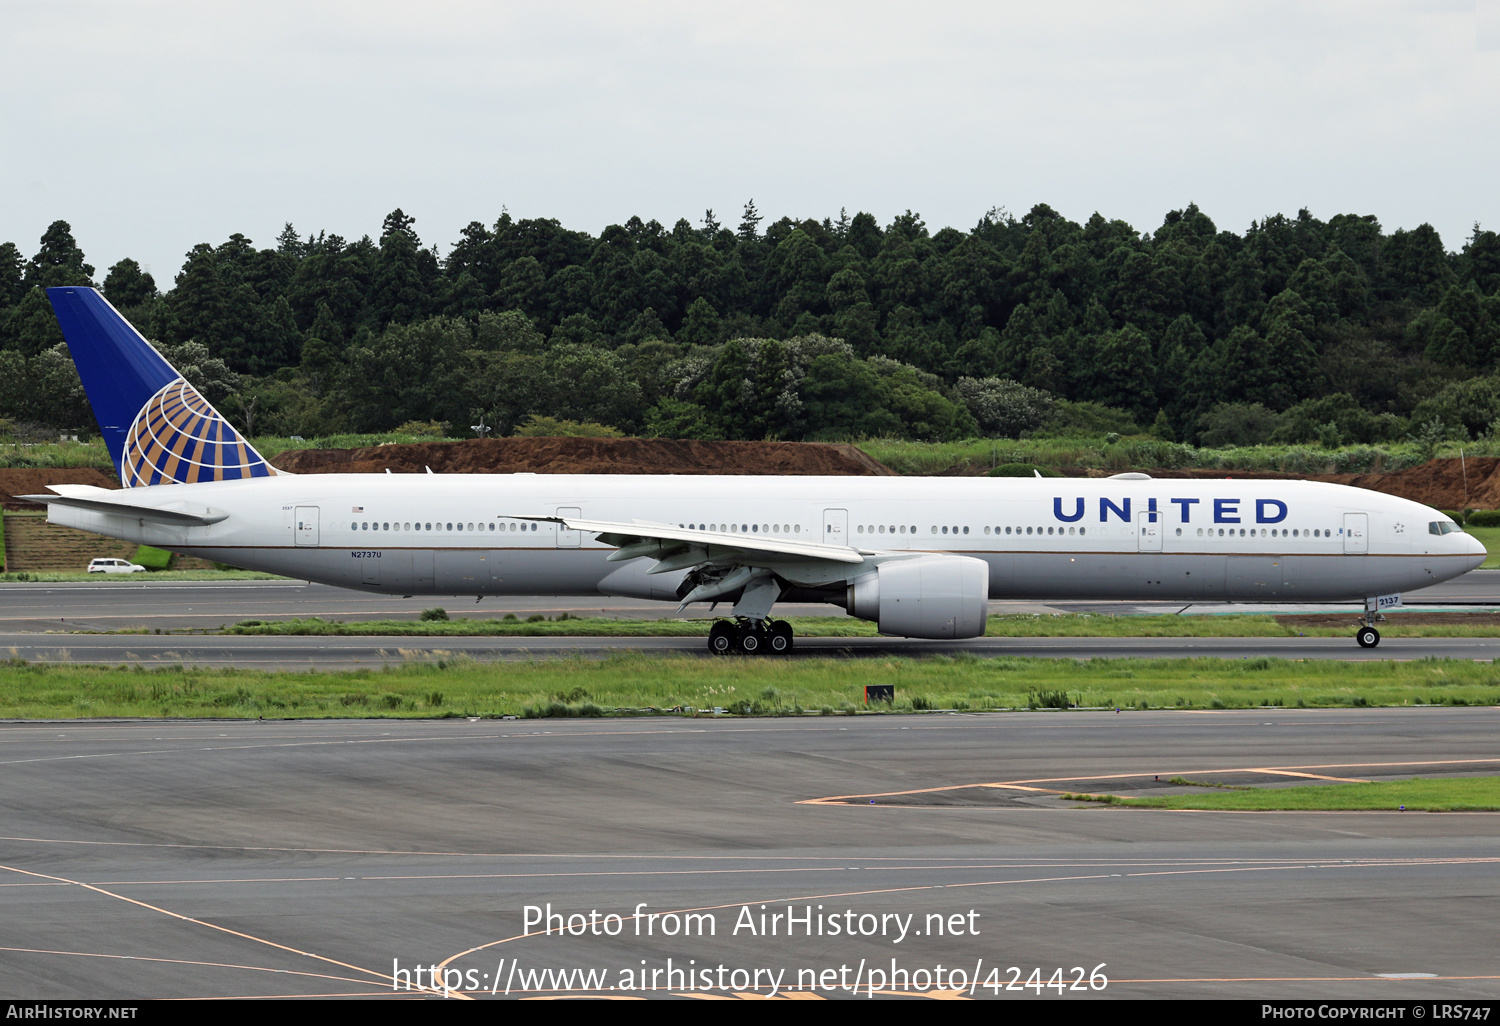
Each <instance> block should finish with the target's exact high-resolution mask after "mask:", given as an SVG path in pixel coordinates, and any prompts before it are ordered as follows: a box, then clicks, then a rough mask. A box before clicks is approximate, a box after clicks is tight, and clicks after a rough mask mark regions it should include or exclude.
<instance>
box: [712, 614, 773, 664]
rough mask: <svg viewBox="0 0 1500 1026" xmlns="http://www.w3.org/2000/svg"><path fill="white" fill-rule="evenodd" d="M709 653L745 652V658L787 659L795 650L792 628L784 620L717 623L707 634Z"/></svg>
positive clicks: (722, 621)
mask: <svg viewBox="0 0 1500 1026" xmlns="http://www.w3.org/2000/svg"><path fill="white" fill-rule="evenodd" d="M708 650H709V651H710V652H712V653H713V654H714V655H728V654H729V653H731V652H742V653H744V654H745V655H764V654H767V653H770V654H774V655H785V654H786V653H788V652H790V651H791V650H792V625H791V624H789V623H787V622H786V621H785V620H753V619H749V618H747V617H742V618H740V619H739V620H716V621H714V625H713V627H712V628H711V629H710V630H709V632H708Z"/></svg>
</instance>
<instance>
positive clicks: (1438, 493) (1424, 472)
mask: <svg viewBox="0 0 1500 1026" xmlns="http://www.w3.org/2000/svg"><path fill="white" fill-rule="evenodd" d="M1465 478H1467V483H1466V481H1465ZM1314 480H1317V481H1332V482H1334V483H1335V484H1346V485H1353V486H1354V487H1356V488H1369V489H1371V490H1372V491H1377V492H1386V493H1387V494H1390V495H1399V496H1401V497H1402V498H1403V499H1412V500H1414V501H1416V502H1420V503H1422V504H1423V505H1426V506H1435V507H1436V508H1438V509H1500V459H1495V458H1494V457H1492V456H1478V457H1474V458H1472V459H1468V460H1463V461H1460V460H1454V459H1445V460H1430V461H1428V462H1427V463H1423V464H1422V465H1421V466H1417V467H1408V468H1407V469H1405V470H1397V471H1393V472H1391V473H1389V474H1324V475H1321V476H1320V477H1317V478H1315V479H1314Z"/></svg>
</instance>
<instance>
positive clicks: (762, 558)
mask: <svg viewBox="0 0 1500 1026" xmlns="http://www.w3.org/2000/svg"><path fill="white" fill-rule="evenodd" d="M515 519H517V520H536V521H541V522H543V523H554V524H561V525H562V526H563V527H565V528H567V529H568V530H572V531H585V532H587V533H589V534H595V535H598V536H599V540H600V541H601V542H603V543H604V544H606V545H615V546H618V548H617V549H616V550H615V551H614V552H611V553H610V554H609V557H608V558H609V559H610V560H611V561H615V562H618V561H620V560H626V559H637V558H639V557H641V556H654V557H655V558H656V560H657V563H656V565H655V566H654V567H652V568H651V569H650V570H649V571H648V573H653V574H663V573H667V572H668V571H671V570H682V569H685V568H687V567H692V566H699V565H701V564H705V563H714V564H718V565H721V566H723V565H735V564H739V565H754V566H772V565H775V564H779V563H807V562H822V561H828V562H833V563H851V564H858V563H863V562H865V560H866V558H867V557H869V556H878V555H881V554H882V553H878V552H873V551H870V550H866V549H857V548H852V547H850V546H847V545H823V544H820V543H818V542H808V541H794V540H793V539H791V538H787V537H786V536H784V535H783V536H780V537H778V536H776V535H773V534H740V533H733V534H731V533H729V532H727V531H698V530H693V529H690V528H682V527H677V526H676V525H675V524H656V523H651V522H649V521H644V520H634V521H631V522H629V523H621V522H615V521H608V520H582V519H578V518H575V517H516V518H515Z"/></svg>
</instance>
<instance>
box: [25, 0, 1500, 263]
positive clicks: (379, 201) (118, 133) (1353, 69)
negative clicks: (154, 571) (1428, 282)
mask: <svg viewBox="0 0 1500 1026" xmlns="http://www.w3.org/2000/svg"><path fill="white" fill-rule="evenodd" d="M0 80H3V83H4V85H3V88H4V93H3V95H4V100H3V103H0V241H5V240H10V241H14V242H16V243H17V244H18V245H20V246H21V248H22V250H23V252H25V253H26V254H27V255H30V254H31V253H33V252H34V251H35V249H36V242H37V239H38V237H39V236H40V234H41V232H42V231H43V229H44V228H45V227H46V226H47V225H48V224H49V223H50V222H52V221H54V220H56V219H59V218H61V219H64V220H67V221H69V222H70V223H71V224H72V225H73V229H74V233H75V235H76V236H77V237H78V239H79V242H80V244H81V245H82V246H83V248H84V250H85V252H86V253H87V254H88V256H89V259H90V262H91V263H93V264H94V266H95V267H96V268H97V269H98V271H99V274H100V276H101V277H102V274H103V271H104V269H105V268H106V267H108V266H109V265H110V264H112V263H114V262H115V261H116V260H119V259H120V258H121V257H124V256H133V257H135V258H136V259H138V260H140V261H141V262H142V263H143V264H146V265H148V266H149V268H150V269H151V270H152V271H153V272H154V273H155V275H156V276H157V279H158V283H159V284H160V285H161V286H162V287H164V288H166V287H170V285H171V282H172V278H173V277H174V275H175V274H176V272H177V270H178V269H179V268H180V266H181V263H182V259H183V255H184V254H185V253H186V251H187V250H188V249H189V248H190V247H191V246H192V245H193V244H194V243H197V242H204V241H207V242H213V243H218V242H222V241H223V240H224V239H225V238H227V237H228V236H229V235H230V234H231V233H233V232H242V233H244V234H245V235H248V236H249V237H250V238H252V239H254V240H255V241H256V242H257V243H258V244H261V245H270V244H273V240H274V237H275V236H276V234H277V233H278V232H279V231H280V229H281V226H282V224H283V223H285V222H287V221H290V222H292V223H293V224H294V225H295V226H296V227H297V228H298V229H299V230H301V231H302V232H303V233H304V234H306V233H307V232H308V231H309V230H314V231H315V230H317V229H326V230H328V231H330V232H336V233H338V234H341V235H344V236H348V237H358V236H360V235H364V234H370V235H377V234H378V233H379V229H380V222H381V219H382V217H383V216H384V215H385V214H386V213H387V212H389V211H390V210H391V209H393V208H395V207H398V206H399V207H401V208H403V209H404V210H405V211H406V212H407V213H408V214H411V215H414V216H415V217H416V218H417V223H416V229H417V231H418V233H419V234H420V235H421V237H422V239H423V241H424V242H425V243H428V244H431V243H437V244H438V245H439V246H440V248H441V249H442V250H443V251H444V252H446V251H447V249H448V247H449V246H450V245H451V243H452V242H453V241H454V239H455V238H456V237H457V233H458V230H459V229H460V228H462V227H463V226H464V225H465V224H467V223H468V222H469V221H472V220H479V221H484V222H486V223H490V224H492V223H493V222H494V221H495V219H496V218H497V217H498V216H499V215H500V212H501V209H502V205H503V206H504V207H505V208H507V209H508V210H509V211H510V213H511V214H512V215H513V216H515V217H554V218H557V219H558V220H560V221H561V222H562V223H563V224H564V225H566V226H568V227H572V228H577V229H582V230H586V231H589V232H594V233H597V232H598V231H599V230H600V229H601V228H602V227H604V226H605V225H607V224H611V223H618V222H621V221H624V220H625V219H626V218H628V217H630V216H631V215H632V214H639V215H640V216H641V217H643V218H651V217H655V218H657V219H659V220H661V221H662V222H663V223H665V224H667V225H668V226H669V227H670V225H671V224H672V223H673V222H674V221H676V219H677V218H679V217H688V218H689V219H691V220H693V221H694V222H697V221H699V220H700V219H701V218H702V216H703V211H704V210H705V208H708V207H712V208H713V209H714V211H715V213H716V214H717V215H718V217H719V219H720V220H721V221H723V222H725V223H728V224H730V225H731V226H732V225H734V224H737V223H738V221H739V215H740V211H741V208H742V207H743V206H744V203H745V201H746V200H747V199H749V198H752V197H753V198H754V200H755V202H756V205H757V206H758V207H759V208H760V211H761V213H762V214H764V215H766V217H767V219H768V220H774V219H776V218H778V217H780V216H782V215H791V216H793V217H797V218H803V217H816V218H823V217H825V216H834V217H836V216H837V215H838V212H839V209H840V207H846V208H848V210H849V211H850V213H853V212H855V211H856V210H868V211H870V212H871V213H873V214H875V215H876V217H877V218H879V219H880V221H881V222H882V223H888V222H889V220H890V219H891V217H892V216H893V215H895V214H898V213H900V212H902V211H904V210H906V209H908V208H910V209H912V210H915V211H917V212H918V213H920V214H922V215H923V216H924V217H925V219H926V221H927V223H928V225H929V226H930V227H931V228H933V229H934V230H935V229H937V228H939V227H942V226H945V225H954V226H956V227H960V228H965V229H967V228H969V227H971V226H972V225H973V224H974V222H975V221H977V220H978V219H979V217H980V216H981V215H983V214H984V212H985V211H986V210H988V209H989V208H991V207H994V206H1002V207H1005V208H1006V209H1008V210H1010V211H1011V212H1012V213H1014V214H1016V215H1018V216H1019V215H1021V214H1024V213H1025V212H1026V211H1027V210H1028V209H1030V208H1031V206H1032V205H1034V204H1036V203H1049V204H1051V205H1052V206H1053V207H1055V208H1057V209H1058V210H1060V211H1061V212H1063V213H1064V214H1065V215H1067V216H1068V217H1070V218H1073V219H1075V220H1080V221H1081V220H1084V219H1086V218H1087V217H1088V216H1089V215H1090V214H1092V213H1093V212H1094V211H1096V210H1097V211H1099V212H1101V213H1102V214H1104V215H1105V216H1106V217H1111V218H1123V219H1125V220H1127V221H1129V222H1130V223H1131V224H1133V225H1134V226H1135V227H1136V228H1137V229H1138V230H1141V231H1151V230H1154V229H1155V228H1156V227H1157V226H1158V225H1159V224H1160V223H1161V218H1162V215H1163V214H1164V213H1165V212H1166V211H1168V210H1171V209H1174V208H1180V207H1182V206H1184V205H1186V204H1187V203H1189V202H1196V203H1198V205H1199V206H1200V207H1202V208H1203V209H1204V210H1205V211H1206V212H1207V213H1208V214H1209V215H1210V216H1211V217H1212V218H1213V219H1214V220H1215V222H1216V223H1217V224H1218V225H1219V226H1220V227H1222V228H1228V229H1232V230H1234V231H1237V232H1243V231H1244V230H1245V228H1246V227H1247V226H1248V225H1249V223H1250V222H1251V221H1252V220H1254V219H1258V218H1260V217H1263V216H1265V215H1267V214H1272V213H1276V212H1284V213H1287V214H1289V215H1290V214H1295V213H1296V211H1297V209H1298V208H1299V207H1304V206H1305V207H1308V208H1309V209H1310V210H1311V211H1312V212H1313V213H1314V214H1315V215H1316V216H1318V217H1321V218H1327V217H1329V216H1331V215H1333V214H1335V213H1340V212H1352V213H1359V214H1374V215H1376V216H1377V217H1378V218H1379V219H1380V221H1381V223H1382V224H1383V225H1384V226H1385V227H1386V229H1387V230H1392V229H1394V228H1397V227H1406V228H1411V227H1415V226H1416V225H1418V224H1421V223H1423V222H1424V221H1425V222H1429V223H1431V224H1433V225H1434V226H1435V227H1436V228H1437V229H1438V230H1439V231H1440V232H1441V233H1442V236H1443V240H1444V242H1445V243H1446V244H1447V246H1448V248H1449V249H1458V248H1460V247H1461V246H1462V244H1463V240H1464V238H1465V237H1466V236H1467V235H1468V234H1469V232H1470V230H1471V229H1472V226H1473V225H1474V223H1475V222H1476V221H1478V222H1481V223H1482V224H1484V225H1485V226H1486V227H1489V228H1495V227H1500V194H1497V189H1496V183H1497V180H1500V174H1497V171H1496V157H1497V155H1500V143H1497V138H1500V131H1497V128H1500V121H1497V117H1496V115H1497V113H1500V0H1479V5H1478V9H1476V4H1475V0H1425V2H1381V0H1359V2H1347V3H1345V2H1327V3H1317V2H1307V0H1303V2H1296V3H1280V2H1265V3H1255V2H1232V3H1215V2H1211V0H1193V2H1186V3H1175V2H1151V3H1131V2H1121V0H1108V2H1095V0H1079V2H1072V3H1069V2H1056V0H1053V2H1049V3H1045V4H1040V3H1035V2H1026V3H1001V2H993V0H992V2H986V3H969V2H949V3H943V2H929V3H925V4H916V3H913V2H910V0H908V2H904V3H879V2H872V0H864V2H859V3H818V2H815V0H798V2H795V3H782V2H773V0H757V2H755V3H704V2H696V3H691V2H685V3H669V2H649V3H627V2H618V0H617V2H611V3H592V2H590V3H584V2H579V3H546V4H539V3H535V2H532V3H524V4H523V3H503V2H493V3H459V2H434V0H426V2H424V3H420V4H419V3H413V2H410V0H408V2H404V3H383V2H374V0H360V2H358V3H321V2H318V0H302V2H297V3H280V2H272V0H257V2H255V3H247V4H238V3H225V2H220V3H214V4H205V3H202V2H193V3H188V2H176V0H161V2H122V0H107V2H96V3H89V2H71V0H50V2H48V3H44V4H43V3H34V2H19V0H0Z"/></svg>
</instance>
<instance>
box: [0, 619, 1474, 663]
mask: <svg viewBox="0 0 1500 1026" xmlns="http://www.w3.org/2000/svg"><path fill="white" fill-rule="evenodd" d="M1353 634H1354V632H1353V630H1352V629H1351V630H1350V632H1349V636H1348V637H1334V638H1145V637H1141V638H970V639H966V640H963V641H923V640H914V639H907V638H868V637H867V638H799V639H797V643H796V648H795V651H794V652H793V653H792V655H791V656H790V658H793V659H798V658H811V657H816V656H840V657H855V658H869V659H886V658H891V657H897V656H905V657H922V656H939V655H948V656H953V655H961V654H965V655H973V656H977V657H979V658H982V659H991V658H998V657H1010V658H1014V657H1023V658H1027V657H1029V658H1043V659H1099V658H1108V659H1128V658H1139V659H1189V658H1195V657H1200V656H1210V657H1214V658H1220V659H1249V658H1254V657H1256V656H1272V657H1275V658H1280V659H1340V660H1360V661H1374V660H1389V659H1427V658H1434V659H1472V660H1479V661H1483V662H1489V661H1493V660H1494V659H1495V658H1496V657H1497V656H1500V637H1493V638H1387V639H1385V640H1383V641H1382V642H1381V643H1380V645H1379V647H1378V648H1373V649H1367V648H1360V647H1359V646H1358V645H1356V644H1355V642H1354V637H1353ZM622 652H646V653H652V654H663V655H665V654H678V655H684V656H691V657H694V658H698V657H701V658H704V659H708V658H721V657H714V656H710V654H709V652H708V648H707V643H706V642H705V640H704V639H703V638H598V637H586V638H487V637H479V638H474V637H469V638H458V637H453V638H400V637H374V638H362V637H299V636H292V637H274V636H260V635H206V636H193V637H184V636H176V637H172V636H166V635H161V636H158V635H154V634H148V635H139V634H126V635H121V634H0V658H7V657H9V658H17V659H25V660H27V661H30V662H73V663H102V664H108V665H112V666H114V665H119V664H121V663H125V664H137V663H139V664H142V665H148V666H149V665H170V666H202V667H209V666H238V667H244V668H248V669H261V670H306V669H309V668H313V669H318V670H352V669H362V668H369V667H378V666H383V665H386V664H391V663H401V662H405V661H410V660H437V659H445V658H451V657H452V656H454V655H457V654H462V655H464V656H467V657H470V658H473V659H476V660H479V661H495V662H515V661H527V660H535V659H557V658H569V657H574V658H583V659H603V658H606V657H608V656H610V655H615V654H619V653H622ZM765 658H783V657H779V656H776V657H772V656H767V657H765Z"/></svg>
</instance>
